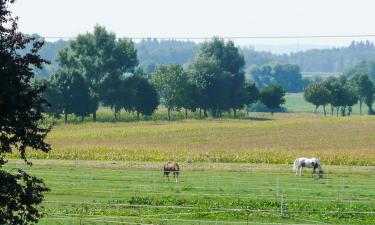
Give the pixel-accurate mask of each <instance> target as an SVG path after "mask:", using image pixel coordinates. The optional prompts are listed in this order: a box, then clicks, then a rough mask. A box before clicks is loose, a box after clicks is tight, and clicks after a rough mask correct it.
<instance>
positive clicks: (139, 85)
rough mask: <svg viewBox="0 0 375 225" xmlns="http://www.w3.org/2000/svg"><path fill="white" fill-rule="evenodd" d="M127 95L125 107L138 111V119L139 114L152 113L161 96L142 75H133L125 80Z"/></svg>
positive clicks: (147, 114)
mask: <svg viewBox="0 0 375 225" xmlns="http://www.w3.org/2000/svg"><path fill="white" fill-rule="evenodd" d="M125 87H126V88H127V90H128V91H127V95H125V96H124V99H125V102H126V104H125V106H124V107H125V109H127V110H128V111H136V112H137V120H139V114H142V115H146V116H149V115H152V114H153V113H154V112H155V110H156V109H157V107H158V105H159V96H158V93H157V91H156V88H155V87H154V86H153V85H151V84H150V82H149V81H148V80H147V79H146V78H145V77H142V76H141V75H138V74H136V75H133V76H131V77H128V78H127V79H126V80H125Z"/></svg>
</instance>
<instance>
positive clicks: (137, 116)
mask: <svg viewBox="0 0 375 225" xmlns="http://www.w3.org/2000/svg"><path fill="white" fill-rule="evenodd" d="M137 120H138V121H139V112H138V111H137Z"/></svg>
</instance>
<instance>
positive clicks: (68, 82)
mask: <svg viewBox="0 0 375 225" xmlns="http://www.w3.org/2000/svg"><path fill="white" fill-rule="evenodd" d="M52 83H53V84H54V85H55V86H56V88H57V90H58V92H59V93H60V95H61V97H60V98H61V107H62V109H63V110H64V121H65V123H67V119H68V115H69V114H72V113H73V114H75V115H76V116H79V117H81V120H82V121H83V119H84V117H86V116H88V115H89V114H90V113H91V112H92V111H93V110H95V109H96V108H97V101H96V99H95V97H94V96H93V94H91V93H90V89H89V87H88V85H87V84H86V82H85V80H84V78H83V76H82V75H81V74H80V73H79V72H78V71H75V70H65V69H60V70H59V71H58V72H57V73H56V74H55V75H54V76H53V77H52Z"/></svg>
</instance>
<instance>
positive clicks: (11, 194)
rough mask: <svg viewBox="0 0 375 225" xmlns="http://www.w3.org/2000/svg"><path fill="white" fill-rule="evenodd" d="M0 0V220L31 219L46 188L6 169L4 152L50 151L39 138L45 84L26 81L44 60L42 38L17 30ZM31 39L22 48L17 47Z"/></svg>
mask: <svg viewBox="0 0 375 225" xmlns="http://www.w3.org/2000/svg"><path fill="white" fill-rule="evenodd" d="M12 3H14V0H0V190H1V191H0V224H9V225H10V224H12V225H14V224H18V225H22V224H31V223H35V222H37V221H38V220H39V218H40V217H41V216H42V215H41V214H40V213H39V211H38V205H39V204H40V203H42V201H43V199H44V197H43V193H44V192H46V191H48V188H46V187H45V185H44V183H43V181H42V180H40V179H38V178H36V177H33V176H30V175H28V174H26V173H25V172H23V171H21V170H18V171H15V172H6V171H4V170H3V166H4V164H5V163H6V160H5V155H6V154H9V153H11V152H13V151H14V150H18V151H19V152H20V155H21V158H22V159H24V160H25V161H26V151H27V149H33V150H41V151H43V152H49V151H50V149H51V148H50V145H48V144H47V143H45V142H44V139H45V137H46V135H47V133H48V132H49V131H50V129H51V127H42V126H41V125H40V121H41V120H43V118H44V117H43V107H44V106H45V105H46V104H47V101H46V100H45V99H44V98H42V97H41V95H42V92H43V91H44V89H45V87H43V86H42V87H35V86H34V85H32V82H31V81H32V79H33V78H34V76H35V75H34V72H33V70H32V68H33V67H36V68H41V67H42V64H43V63H46V61H45V60H43V59H41V57H40V56H39V55H38V51H39V49H40V48H41V47H42V46H43V42H38V41H35V40H34V39H33V38H30V37H26V36H24V35H23V34H22V33H20V32H18V27H17V19H13V18H12V17H11V12H10V11H9V10H8V6H9V4H12ZM30 42H32V43H33V45H32V48H31V49H30V51H29V52H28V53H27V54H22V55H21V54H20V53H19V51H20V50H22V49H25V48H26V45H27V44H28V43H30Z"/></svg>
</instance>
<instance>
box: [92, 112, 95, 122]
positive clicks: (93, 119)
mask: <svg viewBox="0 0 375 225" xmlns="http://www.w3.org/2000/svg"><path fill="white" fill-rule="evenodd" d="M92 121H93V122H96V111H95V112H93V113H92Z"/></svg>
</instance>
